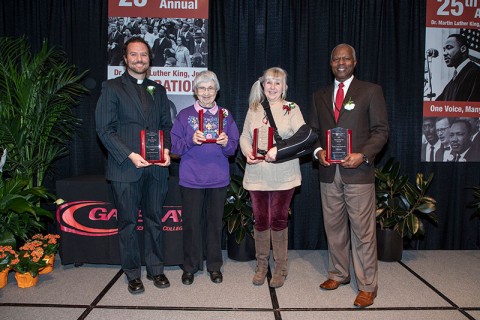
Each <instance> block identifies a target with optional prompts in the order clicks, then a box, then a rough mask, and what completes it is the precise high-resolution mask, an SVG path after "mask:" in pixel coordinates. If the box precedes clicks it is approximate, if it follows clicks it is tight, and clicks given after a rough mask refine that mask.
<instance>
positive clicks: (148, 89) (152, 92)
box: [147, 86, 155, 100]
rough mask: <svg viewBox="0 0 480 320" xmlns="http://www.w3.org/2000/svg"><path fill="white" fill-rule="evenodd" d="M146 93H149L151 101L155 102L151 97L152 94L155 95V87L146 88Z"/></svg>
mask: <svg viewBox="0 0 480 320" xmlns="http://www.w3.org/2000/svg"><path fill="white" fill-rule="evenodd" d="M147 92H148V93H150V95H151V96H152V99H153V100H155V97H154V96H153V94H154V93H155V86H148V87H147Z"/></svg>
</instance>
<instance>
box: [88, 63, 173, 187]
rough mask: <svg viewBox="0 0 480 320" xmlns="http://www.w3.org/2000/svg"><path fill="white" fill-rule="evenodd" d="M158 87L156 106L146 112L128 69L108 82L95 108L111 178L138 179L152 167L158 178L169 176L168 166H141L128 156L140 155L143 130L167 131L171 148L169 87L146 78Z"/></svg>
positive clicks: (154, 97)
mask: <svg viewBox="0 0 480 320" xmlns="http://www.w3.org/2000/svg"><path fill="white" fill-rule="evenodd" d="M145 81H147V83H146V84H147V85H148V86H155V92H154V94H153V107H152V109H151V111H150V112H149V114H148V115H145V113H144V111H143V107H142V103H141V101H140V97H139V95H138V93H137V90H136V88H135V85H136V84H134V83H133V82H132V81H131V80H130V78H129V77H128V75H127V72H125V73H124V74H123V75H122V76H120V77H118V78H115V79H111V80H108V81H105V82H104V83H103V85H102V94H101V96H100V98H99V100H98V102H97V109H96V111H95V119H96V130H97V134H98V136H99V138H100V140H101V141H102V143H103V145H104V146H105V148H106V149H107V151H108V160H107V170H106V178H107V179H108V180H111V181H121V182H134V181H138V179H140V177H141V175H142V173H143V170H152V172H153V175H154V177H155V178H156V179H158V180H162V179H167V177H168V168H166V167H160V166H157V165H152V166H150V167H147V168H144V169H137V168H136V167H135V166H134V165H133V163H132V161H130V159H129V158H128V156H129V155H130V153H132V152H135V153H138V154H140V131H141V130H143V129H145V130H151V131H158V130H164V144H165V148H166V149H169V150H170V147H171V143H170V129H171V128H172V120H171V115H170V107H169V104H168V99H167V95H166V91H165V88H164V87H163V86H161V85H160V84H158V83H156V82H154V81H152V80H149V79H146V80H145Z"/></svg>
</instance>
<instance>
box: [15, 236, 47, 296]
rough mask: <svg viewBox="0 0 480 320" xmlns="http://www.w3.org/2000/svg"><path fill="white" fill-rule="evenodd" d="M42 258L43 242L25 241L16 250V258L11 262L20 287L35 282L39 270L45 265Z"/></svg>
mask: <svg viewBox="0 0 480 320" xmlns="http://www.w3.org/2000/svg"><path fill="white" fill-rule="evenodd" d="M43 258H44V250H43V243H42V242H41V241H38V240H32V241H27V242H26V243H25V244H24V245H23V246H22V247H20V250H19V251H18V259H17V260H16V261H15V262H14V263H12V269H13V270H15V272H16V273H15V279H17V283H18V286H19V287H20V288H28V287H32V286H34V285H36V284H37V282H38V273H39V271H40V270H41V269H42V268H44V267H45V266H46V265H47V262H46V261H45V260H44V259H43Z"/></svg>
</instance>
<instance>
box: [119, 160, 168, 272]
mask: <svg viewBox="0 0 480 320" xmlns="http://www.w3.org/2000/svg"><path fill="white" fill-rule="evenodd" d="M112 190H113V198H114V202H115V206H116V208H117V220H118V238H119V241H120V259H121V263H122V269H123V271H124V272H125V274H126V275H127V279H128V280H133V279H137V278H140V276H141V266H142V262H141V257H140V247H139V242H138V234H137V220H138V212H139V210H140V209H142V219H143V238H144V243H145V264H146V266H147V274H149V275H152V276H156V275H159V274H162V273H163V263H164V257H163V232H162V222H161V219H162V206H163V203H164V201H165V197H166V195H167V181H158V180H156V179H155V178H154V177H153V176H152V175H151V174H150V173H149V170H146V169H144V172H143V175H142V177H141V178H140V180H138V181H136V182H118V181H112Z"/></svg>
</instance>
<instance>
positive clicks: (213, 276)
mask: <svg viewBox="0 0 480 320" xmlns="http://www.w3.org/2000/svg"><path fill="white" fill-rule="evenodd" d="M210 280H212V282H213V283H222V281H223V274H222V273H221V272H220V271H212V272H210Z"/></svg>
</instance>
